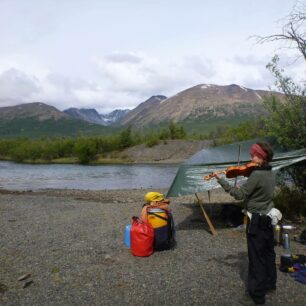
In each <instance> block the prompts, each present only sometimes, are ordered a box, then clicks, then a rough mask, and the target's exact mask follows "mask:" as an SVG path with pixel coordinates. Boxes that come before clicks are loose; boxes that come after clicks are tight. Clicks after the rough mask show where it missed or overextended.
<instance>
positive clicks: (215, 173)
mask: <svg viewBox="0 0 306 306" xmlns="http://www.w3.org/2000/svg"><path fill="white" fill-rule="evenodd" d="M212 175H213V177H215V178H216V179H217V180H219V179H220V178H221V176H220V173H218V172H214V173H213V174H212Z"/></svg>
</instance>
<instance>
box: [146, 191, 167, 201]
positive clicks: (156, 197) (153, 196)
mask: <svg viewBox="0 0 306 306" xmlns="http://www.w3.org/2000/svg"><path fill="white" fill-rule="evenodd" d="M164 199H165V197H164V195H163V194H162V193H159V192H155V191H152V192H148V193H146V195H145V200H146V202H160V201H163V200H164Z"/></svg>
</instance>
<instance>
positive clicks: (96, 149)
mask: <svg viewBox="0 0 306 306" xmlns="http://www.w3.org/2000/svg"><path fill="white" fill-rule="evenodd" d="M186 135H187V134H186V132H185V130H184V128H183V127H182V126H179V125H177V124H176V123H173V122H170V123H169V125H168V126H167V127H166V128H162V129H159V130H158V131H157V132H151V133H147V134H141V133H139V132H137V131H133V130H132V127H130V126H129V127H127V128H126V129H124V130H122V131H121V132H120V133H118V134H115V135H108V136H86V137H76V138H65V137H61V138H42V139H28V138H18V139H2V140H0V158H2V159H6V160H13V161H16V162H25V161H30V162H35V161H45V162H48V161H49V162H50V161H54V160H58V159H63V158H70V160H74V159H73V158H75V159H76V162H79V163H84V164H86V163H89V162H92V161H94V160H95V159H96V158H97V156H105V155H106V154H107V153H110V152H114V151H122V150H124V149H126V148H128V147H131V146H134V145H137V144H141V143H146V144H147V146H149V147H150V146H153V145H156V144H158V142H159V141H160V140H168V139H183V138H186Z"/></svg>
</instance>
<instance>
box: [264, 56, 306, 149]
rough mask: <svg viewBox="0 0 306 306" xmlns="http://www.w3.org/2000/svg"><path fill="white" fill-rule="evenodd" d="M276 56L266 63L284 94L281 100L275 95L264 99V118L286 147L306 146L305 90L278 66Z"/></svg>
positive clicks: (274, 134)
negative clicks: (265, 112)
mask: <svg viewBox="0 0 306 306" xmlns="http://www.w3.org/2000/svg"><path fill="white" fill-rule="evenodd" d="M278 61H279V58H278V56H274V58H273V59H272V62H271V63H270V64H268V65H267V67H268V69H269V70H270V71H271V72H272V74H273V75H274V77H275V79H276V82H275V84H276V86H277V87H278V88H279V89H280V90H282V92H283V93H284V94H285V100H284V101H281V100H280V99H277V98H276V97H275V96H271V97H269V98H266V99H265V100H264V106H265V108H266V109H267V110H268V112H269V115H270V116H269V117H267V119H266V126H267V129H268V132H269V133H270V134H271V135H273V136H275V137H276V138H277V140H278V142H279V143H280V144H281V145H283V146H284V147H285V148H288V149H299V148H304V147H306V96H305V92H304V91H303V90H302V89H301V88H300V87H299V86H298V85H296V84H295V83H294V82H293V80H292V79H291V78H289V77H286V76H283V75H282V71H280V69H279V68H278Z"/></svg>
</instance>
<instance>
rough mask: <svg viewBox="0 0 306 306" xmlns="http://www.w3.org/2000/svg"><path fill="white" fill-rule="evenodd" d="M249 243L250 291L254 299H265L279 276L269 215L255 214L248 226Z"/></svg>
mask: <svg viewBox="0 0 306 306" xmlns="http://www.w3.org/2000/svg"><path fill="white" fill-rule="evenodd" d="M253 218H254V220H253ZM247 243H248V256H249V272H248V292H249V294H250V295H251V296H252V297H253V298H254V299H259V300H262V299H263V300H264V297H265V295H266V293H267V291H268V290H269V289H275V287H276V278H277V275H276V265H275V257H276V256H275V251H274V235H273V226H272V224H271V219H270V218H269V217H267V216H260V215H258V214H253V216H252V220H251V224H249V225H248V226H247Z"/></svg>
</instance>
